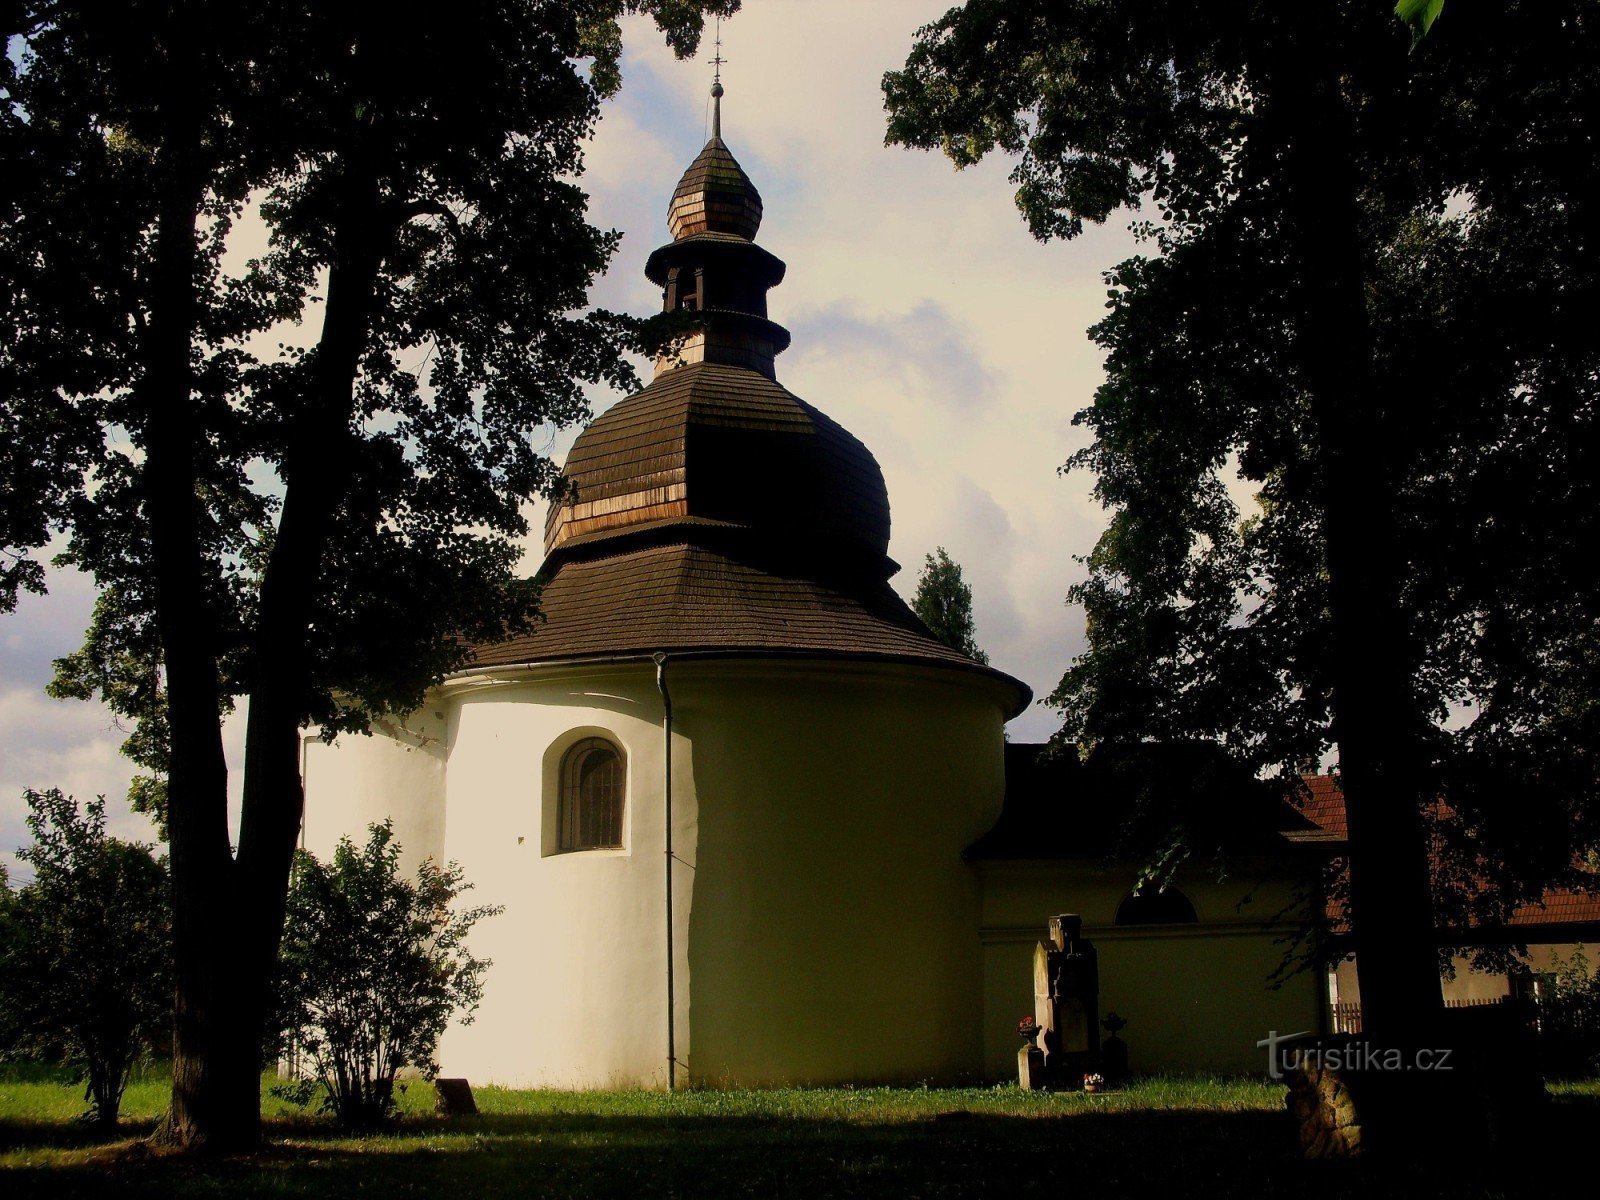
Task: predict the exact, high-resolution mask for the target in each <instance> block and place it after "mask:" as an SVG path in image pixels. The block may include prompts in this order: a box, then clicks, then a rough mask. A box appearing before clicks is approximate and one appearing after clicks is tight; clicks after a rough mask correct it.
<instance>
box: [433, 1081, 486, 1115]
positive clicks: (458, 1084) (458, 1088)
mask: <svg viewBox="0 0 1600 1200" xmlns="http://www.w3.org/2000/svg"><path fill="white" fill-rule="evenodd" d="M433 1091H434V1095H435V1100H434V1106H433V1107H434V1111H435V1112H437V1113H438V1114H439V1115H440V1116H445V1117H475V1116H477V1115H478V1104H477V1101H475V1100H474V1099H473V1098H472V1085H471V1084H470V1083H468V1082H467V1081H466V1080H465V1079H435V1080H434V1081H433Z"/></svg>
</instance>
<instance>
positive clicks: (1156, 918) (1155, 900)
mask: <svg viewBox="0 0 1600 1200" xmlns="http://www.w3.org/2000/svg"><path fill="white" fill-rule="evenodd" d="M1199 919H1200V918H1199V917H1197V916H1196V915H1195V911H1194V905H1193V904H1191V903H1189V897H1187V896H1185V895H1184V894H1183V893H1182V892H1180V891H1179V890H1178V889H1177V888H1175V887H1169V888H1163V889H1162V890H1161V891H1159V892H1129V893H1128V895H1127V897H1126V898H1125V899H1124V900H1123V901H1122V903H1121V904H1119V905H1117V924H1118V925H1193V924H1194V923H1195V922H1196V921H1198V920H1199Z"/></svg>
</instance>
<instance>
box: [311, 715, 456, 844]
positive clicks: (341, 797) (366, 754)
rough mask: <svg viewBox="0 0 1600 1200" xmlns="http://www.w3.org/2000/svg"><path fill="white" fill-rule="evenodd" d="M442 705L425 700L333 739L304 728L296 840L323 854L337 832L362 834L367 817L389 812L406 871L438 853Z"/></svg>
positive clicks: (377, 818)
mask: <svg viewBox="0 0 1600 1200" xmlns="http://www.w3.org/2000/svg"><path fill="white" fill-rule="evenodd" d="M445 713H446V709H445V706H444V705H443V704H442V703H440V704H434V705H429V706H428V707H427V708H425V709H423V710H422V711H420V712H416V713H413V714H411V716H409V717H407V718H405V719H404V720H400V719H398V718H396V719H392V720H386V721H384V722H382V723H381V726H380V728H379V729H378V730H376V731H375V732H374V733H372V734H371V735H369V736H359V735H355V734H347V735H346V736H344V737H342V738H340V739H339V741H338V742H336V743H334V744H331V745H330V744H329V743H327V742H323V741H321V740H320V739H319V738H317V737H316V736H315V735H314V734H307V735H306V739H305V742H304V744H303V753H304V755H305V788H306V811H305V821H304V824H303V826H302V834H301V844H302V845H304V846H305V847H306V848H307V849H309V850H310V851H311V852H312V853H314V854H316V855H317V856H318V857H320V858H326V857H328V856H329V855H331V854H332V853H333V849H334V846H335V845H336V844H337V843H338V841H339V838H340V837H341V836H342V835H345V834H348V835H349V836H350V837H351V838H352V839H354V840H356V841H358V842H360V841H364V840H365V837H366V830H367V826H368V825H371V824H375V823H377V822H381V821H383V820H384V819H385V818H389V819H391V820H392V821H393V822H394V834H395V841H397V842H398V843H399V844H400V849H401V851H402V854H401V861H402V863H403V865H404V867H405V869H406V870H407V871H411V870H414V869H415V868H416V865H417V863H419V862H420V861H421V860H422V859H423V858H428V857H432V858H434V859H436V860H438V859H442V857H443V854H444V825H445V793H444V780H445V759H446V752H447V738H448V722H447V720H446V716H445Z"/></svg>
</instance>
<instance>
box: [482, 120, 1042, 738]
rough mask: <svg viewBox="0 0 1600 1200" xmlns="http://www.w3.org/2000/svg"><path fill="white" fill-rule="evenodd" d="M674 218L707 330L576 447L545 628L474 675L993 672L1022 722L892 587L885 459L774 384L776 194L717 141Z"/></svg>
mask: <svg viewBox="0 0 1600 1200" xmlns="http://www.w3.org/2000/svg"><path fill="white" fill-rule="evenodd" d="M712 94H713V96H714V97H716V96H717V95H718V93H717V92H716V91H713V93H712ZM714 122H715V123H714V126H713V128H714V129H716V130H718V131H719V132H720V128H721V113H720V107H719V109H718V111H717V113H716V116H715V118H714ZM667 223H668V224H669V225H670V226H671V228H672V236H673V241H672V242H671V244H669V245H666V246H662V247H660V248H659V249H657V250H656V251H655V252H654V253H653V254H651V256H650V261H649V264H648V265H647V267H646V275H647V276H648V278H649V279H650V280H651V281H652V282H653V283H655V284H656V285H657V286H658V287H660V288H661V298H662V307H663V308H664V309H665V310H666V311H668V312H681V313H685V314H688V315H689V316H690V317H691V318H692V324H693V331H692V332H691V333H690V334H689V335H688V336H687V339H686V340H685V342H684V343H683V345H682V346H681V347H679V348H677V349H676V350H674V352H673V353H672V354H670V355H667V356H664V357H663V358H662V359H661V360H660V361H658V362H657V364H656V375H655V379H654V380H653V381H652V382H651V383H650V385H649V386H648V387H646V388H644V389H643V390H642V391H639V392H637V393H635V394H634V395H632V396H629V397H628V398H627V399H625V400H622V401H620V402H618V403H617V404H615V405H613V406H612V407H611V408H610V409H609V410H608V411H607V412H605V413H604V414H603V415H601V416H600V417H599V418H598V419H596V420H595V421H594V422H593V423H592V424H591V425H590V426H589V427H588V428H587V429H585V430H584V431H583V432H582V433H581V434H579V435H578V439H577V441H576V442H575V443H574V444H573V447H572V452H571V453H570V454H569V455H568V456H567V463H566V467H565V468H564V470H563V472H562V474H563V476H564V478H565V480H566V482H567V484H568V485H569V493H568V495H567V497H566V498H565V499H564V500H563V502H562V503H561V504H559V505H556V506H554V507H552V509H551V512H550V515H549V518H548V520H547V521H546V524H545V551H546V557H545V563H544V566H543V568H542V569H541V570H540V581H541V583H542V584H543V589H542V592H541V597H540V610H541V613H542V616H543V621H542V622H541V623H540V624H539V625H538V627H537V628H536V629H535V630H534V631H533V632H531V633H530V634H528V635H527V636H524V637H519V638H515V639H512V640H510V641H506V642H501V643H499V644H497V645H492V646H477V647H474V656H475V659H476V664H477V666H478V667H480V668H488V667H498V666H522V665H531V664H535V663H543V662H552V661H571V660H576V659H608V658H610V659H615V658H630V657H641V656H647V655H650V654H653V653H656V652H658V651H664V652H668V653H672V654H715V655H725V654H740V655H749V656H752V657H763V658H765V657H772V656H775V655H784V656H801V657H806V658H844V659H869V660H894V661H897V662H902V663H912V664H916V665H920V666H927V667H939V668H943V669H946V670H950V669H954V670H959V671H964V672H971V673H974V674H978V675H982V676H984V677H987V678H988V680H989V681H990V682H991V684H993V685H995V694H996V696H997V697H999V698H1000V699H1001V702H1002V703H1003V704H1004V705H1006V706H1008V708H1009V711H1010V713H1011V714H1012V715H1014V714H1015V713H1016V712H1018V711H1020V710H1021V708H1022V707H1023V706H1024V705H1025V704H1026V703H1027V702H1028V695H1029V693H1028V689H1027V688H1026V687H1025V686H1023V685H1022V684H1021V683H1019V682H1018V681H1017V680H1015V679H1012V678H1011V677H1010V676H1007V675H1004V674H1002V673H1001V672H999V671H995V670H993V669H991V668H989V667H987V666H985V665H983V664H980V663H977V662H974V661H973V660H972V659H970V658H968V657H967V656H966V655H964V654H962V653H960V652H959V651H956V650H952V649H951V648H950V647H948V646H946V645H944V644H943V643H942V642H940V641H939V640H938V639H937V638H935V637H934V636H933V635H932V634H931V633H929V632H928V629H927V627H926V626H925V625H923V623H922V622H921V621H920V620H918V619H917V617H916V615H915V614H914V613H913V612H912V611H911V609H910V608H909V607H908V606H907V605H906V603H905V601H904V600H902V599H901V598H900V597H899V596H898V595H896V594H895V592H894V589H893V588H891V587H890V586H889V582H888V581H889V578H890V577H891V576H892V575H893V574H894V572H895V571H896V570H897V569H898V568H897V567H896V566H895V564H894V563H893V562H892V561H890V559H889V493H888V489H887V488H886V487H885V486H884V482H883V472H882V471H881V470H880V469H879V467H878V463H877V461H876V460H875V459H874V458H873V457H872V453H871V452H870V451H869V450H868V449H867V448H866V447H865V446H864V445H862V444H861V442H860V441H859V440H858V439H857V438H855V437H853V436H851V434H850V433H849V432H848V431H847V430H845V429H844V427H843V426H841V425H840V424H839V423H838V422H837V421H834V420H832V419H831V418H829V417H828V416H826V415H824V414H823V413H821V412H819V411H818V410H817V409H816V408H813V407H812V406H811V405H810V404H807V403H806V402H805V401H804V400H802V399H800V397H798V396H796V395H795V394H794V393H792V392H790V391H789V390H788V389H787V388H785V387H784V386H783V385H782V384H780V383H779V382H778V381H777V377H776V371H775V368H774V360H775V359H776V357H777V355H779V354H781V353H782V352H783V350H784V349H785V348H786V347H787V346H788V345H789V333H788V331H787V330H786V329H784V328H783V327H782V326H781V325H778V324H776V323H775V322H773V321H772V320H770V319H769V318H768V316H767V291H768V290H769V289H770V288H772V287H774V286H776V285H777V284H778V283H779V282H780V281H781V280H782V279H783V274H784V265H783V263H782V261H780V260H779V259H777V258H775V257H774V256H773V255H771V254H769V253H768V252H767V251H765V250H763V249H762V248H761V247H759V246H757V245H756V244H755V243H754V241H752V240H751V239H753V238H754V237H755V235H756V231H757V230H758V229H759V228H760V225H761V197H760V196H759V195H758V194H757V193H756V189H755V187H754V186H753V185H752V184H751V183H750V180H749V179H748V178H746V176H745V173H744V172H743V171H742V170H741V169H740V168H739V164H738V163H737V162H735V161H734V158H733V155H732V154H731V153H729V151H728V148H727V146H726V145H724V144H723V141H722V138H721V137H720V136H713V137H712V139H711V140H710V141H709V142H707V143H706V147H705V149H704V150H702V151H701V152H700V155H699V157H697V158H696V159H695V160H694V163H693V164H692V165H691V166H690V167H689V169H688V171H686V172H685V173H684V176H683V179H682V181H681V182H680V183H679V184H678V189H677V191H676V192H675V193H673V197H672V204H671V206H670V208H669V209H668V214H667Z"/></svg>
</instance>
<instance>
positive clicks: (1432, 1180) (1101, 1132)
mask: <svg viewBox="0 0 1600 1200" xmlns="http://www.w3.org/2000/svg"><path fill="white" fill-rule="evenodd" d="M272 1082H273V1081H272V1080H270V1079H267V1080H264V1081H263V1086H264V1087H270V1085H271V1083H272ZM1552 1093H1553V1100H1552V1103H1551V1105H1550V1108H1549V1111H1548V1114H1547V1119H1545V1120H1543V1121H1541V1122H1540V1134H1539V1137H1540V1140H1541V1144H1540V1145H1537V1146H1533V1147H1530V1148H1529V1149H1528V1151H1527V1153H1526V1154H1525V1155H1522V1156H1519V1157H1518V1158H1517V1159H1516V1161H1512V1162H1505V1163H1498V1164H1490V1163H1486V1162H1483V1161H1473V1162H1466V1161H1462V1162H1459V1163H1454V1164H1450V1165H1449V1166H1447V1167H1445V1168H1440V1167H1438V1166H1437V1165H1435V1166H1434V1167H1430V1168H1426V1169H1423V1168H1405V1169H1402V1168H1398V1167H1379V1166H1377V1165H1373V1164H1348V1163H1342V1164H1328V1163H1307V1162H1303V1161H1301V1160H1299V1159H1298V1158H1297V1157H1296V1156H1295V1154H1294V1152H1293V1150H1292V1147H1291V1140H1292V1138H1291V1129H1290V1125H1289V1122H1288V1118H1287V1116H1286V1114H1285V1112H1284V1109H1283V1099H1282V1089H1281V1088H1279V1087H1277V1086H1274V1085H1271V1084H1269V1083H1267V1082H1266V1081H1264V1080H1247V1079H1205V1078H1169V1077H1161V1078H1146V1079H1142V1080H1139V1081H1137V1082H1135V1083H1134V1084H1132V1085H1131V1086H1129V1087H1127V1088H1124V1089H1121V1090H1118V1091H1114V1092H1110V1093H1106V1094H1103V1095H1098V1096H1090V1095H1084V1094H1081V1093H1039V1092H1024V1091H1021V1090H1019V1089H1018V1088H1016V1087H1014V1086H1011V1087H996V1088H982V1089H935V1088H926V1089H923V1088H871V1089H859V1090H857V1089H844V1088H830V1089H811V1090H806V1089H788V1090H778V1091H761V1092H754V1091H740V1092H733V1091H715V1090H692V1091H687V1092H680V1093H678V1094H676V1095H667V1094H664V1093H659V1092H587V1093H582V1092H580V1093H572V1092H549V1091H507V1090H501V1089H496V1088H479V1089H478V1090H477V1100H478V1105H479V1108H480V1115H478V1116H476V1117H455V1118H448V1119H447V1118H441V1117H437V1116H435V1115H433V1112H432V1104H433V1093H432V1088H431V1086H429V1085H427V1084H422V1083H417V1084H413V1085H411V1086H410V1088H409V1089H408V1090H407V1092H406V1094H405V1096H404V1097H403V1102H402V1108H403V1110H404V1115H403V1117H402V1119H401V1121H400V1123H399V1125H398V1126H397V1127H396V1128H394V1129H393V1130H392V1131H391V1132H388V1133H386V1134H383V1135H381V1136H372V1137H364V1138H358V1137H350V1136H348V1135H342V1134H339V1133H337V1132H336V1131H334V1130H333V1129H332V1128H331V1126H329V1125H327V1124H326V1123H325V1122H323V1121H321V1120H319V1119H317V1118H315V1117H310V1116H307V1115H305V1114H304V1113H303V1112H302V1111H301V1110H298V1109H295V1108H293V1107H292V1106H290V1105H288V1104H286V1103H285V1102H284V1101H282V1100H280V1099H278V1098H276V1097H272V1096H271V1095H270V1094H269V1095H267V1097H266V1099H265V1108H266V1111H267V1113H268V1114H269V1122H268V1124H269V1138H270V1141H269V1144H268V1145H267V1146H266V1147H265V1148H264V1149H263V1150H262V1151H261V1152H259V1153H257V1154H254V1155H251V1156H247V1157H237V1158H228V1159H221V1160H217V1161H209V1162H195V1161H191V1160H187V1159H184V1158H182V1157H176V1156H170V1155H166V1154H163V1153H160V1152H153V1151H151V1150H150V1149H148V1148H147V1147H146V1146H145V1144H144V1142H143V1141H142V1138H143V1137H144V1135H146V1134H148V1133H149V1131H150V1130H151V1129H152V1128H153V1126H154V1124H155V1119H156V1117H157V1115H158V1114H159V1113H160V1111H161V1108H162V1106H163V1104H164V1103H165V1100H166V1080H165V1078H164V1077H163V1075H162V1074H161V1073H160V1072H159V1071H157V1070H152V1071H151V1072H149V1073H147V1074H146V1075H145V1076H144V1077H142V1078H140V1079H138V1080H136V1081H135V1082H134V1083H133V1085H132V1086H131V1087H130V1088H129V1090H128V1095H127V1098H126V1102H125V1104H124V1118H123V1122H122V1125H121V1127H120V1128H119V1129H118V1130H117V1132H116V1134H115V1135H114V1136H108V1135H105V1134H101V1133H97V1132H95V1131H94V1130H92V1129H90V1128H89V1127H87V1126H85V1125H84V1124H82V1123H81V1122H80V1121H78V1120H77V1119H76V1118H77V1116H78V1114H79V1113H80V1112H81V1111H82V1109H83V1107H84V1106H83V1103H82V1100H81V1095H82V1093H81V1089H80V1088H77V1087H75V1086H72V1085H70V1084H68V1083H66V1082H65V1081H64V1080H63V1079H62V1078H61V1077H60V1076H59V1075H58V1074H55V1073H52V1072H50V1071H49V1070H46V1069H42V1068H26V1067H11V1068H0V1195H3V1196H5V1197H7V1198H18V1200H20V1198H21V1197H31V1196H50V1197H72V1196H149V1197H158V1196H159V1197H168V1196H172V1197H188V1196H213V1197H214V1196H260V1195H271V1196H287V1197H294V1196H307V1197H310V1196H315V1197H318V1198H319V1200H337V1198H339V1197H345V1196H356V1195H360V1196H379V1197H405V1196H428V1197H435V1198H437V1197H457V1196H459V1197H472V1198H473V1200H479V1198H484V1200H488V1198H494V1197H502V1196H507V1197H509V1196H521V1197H526V1196H561V1197H578V1198H582V1197H589V1196H617V1197H624V1196H626V1197H635V1196H680V1197H720V1196H806V1197H831V1196H941V1197H960V1196H1072V1197H1097V1196H1103V1197H1118V1196H1147V1195H1148V1196H1162V1197H1188V1196H1194V1197H1200V1196H1205V1197H1208V1198H1217V1197H1252V1198H1254V1197H1266V1196H1285V1197H1287V1196H1293V1197H1296V1200H1306V1198H1309V1197H1322V1196H1326V1197H1335V1196H1359V1197H1362V1200H1371V1198H1373V1197H1379V1196H1408V1197H1409V1196H1428V1195H1437V1196H1450V1197H1452V1198H1459V1197H1463V1196H1502V1195H1504V1196H1511V1195H1523V1194H1527V1195H1534V1194H1546V1195H1547V1194H1550V1193H1552V1192H1553V1191H1555V1190H1556V1188H1557V1186H1558V1185H1559V1183H1560V1182H1561V1180H1563V1179H1564V1178H1571V1176H1570V1175H1569V1174H1568V1172H1569V1170H1570V1168H1571V1167H1572V1166H1574V1165H1575V1164H1577V1163H1579V1162H1581V1161H1583V1160H1584V1159H1586V1158H1587V1156H1588V1150H1589V1149H1590V1148H1592V1145H1593V1140H1594V1137H1595V1135H1596V1134H1597V1133H1600V1083H1597V1082H1589V1083H1578V1084H1566V1085H1557V1086H1555V1087H1553V1088H1552Z"/></svg>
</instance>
